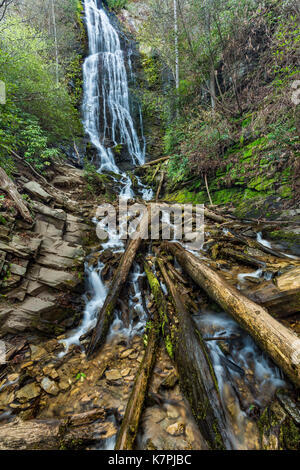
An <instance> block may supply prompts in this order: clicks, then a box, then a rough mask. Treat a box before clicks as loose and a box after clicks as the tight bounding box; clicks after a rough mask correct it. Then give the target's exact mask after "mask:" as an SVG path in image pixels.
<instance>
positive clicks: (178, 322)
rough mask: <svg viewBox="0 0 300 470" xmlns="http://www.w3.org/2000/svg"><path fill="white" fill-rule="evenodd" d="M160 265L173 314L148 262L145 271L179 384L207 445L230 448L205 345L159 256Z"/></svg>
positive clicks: (215, 447) (215, 380) (214, 447)
mask: <svg viewBox="0 0 300 470" xmlns="http://www.w3.org/2000/svg"><path fill="white" fill-rule="evenodd" d="M158 264H159V268H160V270H161V272H162V275H163V277H164V281H165V283H166V285H167V288H168V291H169V293H170V296H171V299H172V304H173V307H174V310H173V312H172V314H169V313H168V306H167V301H166V298H165V296H164V294H163V292H162V290H161V287H160V284H159V282H158V280H157V278H156V276H155V275H154V274H153V272H152V271H151V269H150V268H149V267H148V266H147V265H146V266H145V271H146V274H147V277H148V280H149V284H150V286H151V291H152V294H153V296H154V299H155V303H156V305H157V307H158V309H159V313H160V321H161V323H162V329H163V334H164V340H165V343H166V349H167V351H168V353H169V355H170V357H171V358H172V359H173V360H174V362H175V364H176V368H177V370H178V374H179V382H180V387H181V389H182V391H183V393H184V395H185V397H186V398H187V400H188V401H189V403H190V405H191V409H192V412H193V414H194V417H195V419H196V421H197V423H198V426H199V429H200V431H201V433H202V436H203V438H204V439H205V441H206V442H207V445H208V447H209V448H212V449H221V448H227V449H228V448H230V447H231V444H230V441H229V438H228V435H227V431H226V418H225V412H224V410H223V407H222V403H221V399H220V395H219V390H218V384H217V379H216V376H215V374H214V370H213V367H212V364H211V361H210V357H209V354H208V351H207V348H206V345H205V343H204V341H203V340H202V337H201V336H200V334H199V332H198V330H197V329H196V327H195V325H194V323H193V320H192V318H191V316H190V314H189V312H188V311H187V308H186V305H185V299H184V297H183V296H180V295H179V294H178V291H177V288H178V286H177V287H176V286H175V284H174V283H173V282H172V280H171V278H170V275H169V272H168V271H167V269H166V268H165V265H164V262H163V261H162V260H160V259H159V258H158Z"/></svg>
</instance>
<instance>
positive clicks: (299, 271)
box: [245, 267, 300, 318]
mask: <svg viewBox="0 0 300 470" xmlns="http://www.w3.org/2000/svg"><path fill="white" fill-rule="evenodd" d="M245 295H247V297H249V298H250V299H251V300H253V301H254V302H257V303H258V304H260V305H263V306H264V307H266V308H267V309H268V311H269V312H271V313H272V315H274V316H276V317H278V318H285V317H288V316H289V315H293V314H294V313H296V312H300V267H297V268H293V269H291V270H290V271H287V272H286V273H284V274H282V275H281V276H278V277H277V279H275V282H274V283H273V282H272V283H268V284H267V285H265V286H262V287H260V288H259V289H257V290H256V291H254V292H250V293H248V294H247V292H245Z"/></svg>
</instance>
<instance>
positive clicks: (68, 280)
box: [28, 265, 81, 290]
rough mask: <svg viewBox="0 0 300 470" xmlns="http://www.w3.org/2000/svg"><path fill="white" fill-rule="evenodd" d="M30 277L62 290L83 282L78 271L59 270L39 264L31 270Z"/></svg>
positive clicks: (70, 288)
mask: <svg viewBox="0 0 300 470" xmlns="http://www.w3.org/2000/svg"><path fill="white" fill-rule="evenodd" d="M28 277H29V278H30V279H31V280H35V281H38V282H40V283H42V284H45V285H47V286H49V287H54V288H56V289H60V290H61V289H63V290H65V289H66V288H67V290H72V289H73V288H75V287H77V286H78V285H79V284H80V283H81V280H80V279H79V278H78V276H77V275H76V273H70V272H67V271H57V270H54V269H49V268H45V267H41V266H37V265H36V266H34V267H33V269H32V270H30V272H29V274H28Z"/></svg>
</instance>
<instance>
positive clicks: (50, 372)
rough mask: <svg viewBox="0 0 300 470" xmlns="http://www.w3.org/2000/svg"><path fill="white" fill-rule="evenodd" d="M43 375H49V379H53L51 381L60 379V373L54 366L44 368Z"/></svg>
mask: <svg viewBox="0 0 300 470" xmlns="http://www.w3.org/2000/svg"><path fill="white" fill-rule="evenodd" d="M43 373H44V374H45V375H47V376H48V377H51V379H53V380H55V379H57V378H58V377H59V375H58V373H57V372H56V370H55V369H54V368H53V366H46V367H44V368H43Z"/></svg>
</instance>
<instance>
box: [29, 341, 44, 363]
mask: <svg viewBox="0 0 300 470" xmlns="http://www.w3.org/2000/svg"><path fill="white" fill-rule="evenodd" d="M30 351H31V360H32V361H39V360H40V359H42V358H43V357H47V356H48V354H47V351H46V350H45V349H44V348H43V347H42V346H36V345H34V344H31V345H30Z"/></svg>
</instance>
